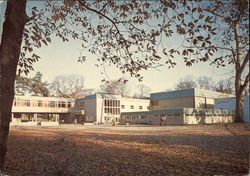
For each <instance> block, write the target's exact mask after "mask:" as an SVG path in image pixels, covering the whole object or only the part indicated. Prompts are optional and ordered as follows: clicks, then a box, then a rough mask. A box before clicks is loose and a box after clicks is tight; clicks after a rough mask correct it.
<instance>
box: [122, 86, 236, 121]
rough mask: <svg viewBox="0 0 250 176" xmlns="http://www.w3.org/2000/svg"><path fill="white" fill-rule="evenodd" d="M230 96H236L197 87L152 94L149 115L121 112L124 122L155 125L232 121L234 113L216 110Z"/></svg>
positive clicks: (147, 113)
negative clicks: (216, 103)
mask: <svg viewBox="0 0 250 176" xmlns="http://www.w3.org/2000/svg"><path fill="white" fill-rule="evenodd" d="M228 97H234V95H230V94H224V93H219V92H214V91H209V90H204V89H197V88H192V89H183V90H176V91H170V92H159V93H153V94H151V95H150V101H151V102H150V111H149V112H141V113H140V112H127V113H122V114H121V121H122V122H124V123H144V124H153V125H159V124H160V123H163V122H164V123H166V124H173V125H176V124H179V125H181V124H199V123H228V122H233V121H234V112H233V111H232V110H221V109H215V108H214V102H215V100H216V99H217V98H228Z"/></svg>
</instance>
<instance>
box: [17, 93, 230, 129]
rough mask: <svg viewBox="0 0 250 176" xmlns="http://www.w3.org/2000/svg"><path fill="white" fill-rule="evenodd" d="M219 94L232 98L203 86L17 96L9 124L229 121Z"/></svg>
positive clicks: (195, 122)
mask: <svg viewBox="0 0 250 176" xmlns="http://www.w3.org/2000/svg"><path fill="white" fill-rule="evenodd" d="M221 98H234V95H230V94H223V93H218V92H214V91H208V90H203V89H196V88H195V89H184V90H177V91H171V92H159V93H152V94H151V95H150V97H149V98H143V99H138V98H124V97H121V96H119V95H110V94H104V93H97V94H93V95H89V96H86V97H84V98H78V99H76V100H73V99H66V98H55V97H33V96H31V97H27V96H16V97H15V100H14V103H13V109H12V124H17V123H22V122H25V121H27V122H28V123H25V124H29V123H31V124H41V125H50V124H54V125H58V124H59V122H60V123H96V124H107V123H112V121H115V122H117V123H121V124H126V123H130V124H133V123H139V124H153V125H154V124H155V125H158V124H160V123H162V121H164V123H166V124H198V123H228V122H233V121H234V111H233V109H226V110H225V109H223V108H217V105H216V103H215V102H216V101H217V99H221Z"/></svg>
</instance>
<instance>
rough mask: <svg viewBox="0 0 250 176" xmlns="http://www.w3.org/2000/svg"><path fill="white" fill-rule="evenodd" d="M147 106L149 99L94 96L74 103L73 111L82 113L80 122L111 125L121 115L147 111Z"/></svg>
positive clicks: (105, 95) (117, 120) (107, 95)
mask: <svg viewBox="0 0 250 176" xmlns="http://www.w3.org/2000/svg"><path fill="white" fill-rule="evenodd" d="M149 106H150V100H149V99H137V98H124V97H121V96H119V95H110V94H94V95H89V96H86V97H84V98H79V99H76V101H75V109H76V110H81V111H84V113H83V114H82V115H81V118H80V119H82V120H81V121H83V122H96V123H98V124H101V123H111V121H112V119H114V120H115V121H116V122H119V121H120V116H121V113H124V112H141V111H149ZM78 119H79V116H78Z"/></svg>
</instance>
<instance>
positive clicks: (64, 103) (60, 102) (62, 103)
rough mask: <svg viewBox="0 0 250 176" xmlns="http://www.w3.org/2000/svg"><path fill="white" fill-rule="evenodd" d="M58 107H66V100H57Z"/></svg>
mask: <svg viewBox="0 0 250 176" xmlns="http://www.w3.org/2000/svg"><path fill="white" fill-rule="evenodd" d="M58 107H59V108H65V107H66V102H63V101H59V102H58Z"/></svg>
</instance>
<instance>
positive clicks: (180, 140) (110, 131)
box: [5, 124, 250, 176]
mask: <svg viewBox="0 0 250 176" xmlns="http://www.w3.org/2000/svg"><path fill="white" fill-rule="evenodd" d="M249 137H250V124H248V125H247V124H217V125H188V126H115V127H112V126H99V125H98V126H78V125H77V126H74V125H62V126H59V127H11V130H10V136H9V141H8V153H7V159H6V170H5V172H6V174H8V175H10V176H17V175H18V176H19V175H25V176H36V175H37V176H38V175H39V176H40V175H42V176H43V175H44V176H53V175H55V176H56V175H65V176H71V175H72V176H77V175H82V176H85V175H124V176H125V175H128V176H130V175H142V176H145V175H154V176H156V175H247V174H248V173H249V142H250V141H249Z"/></svg>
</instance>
